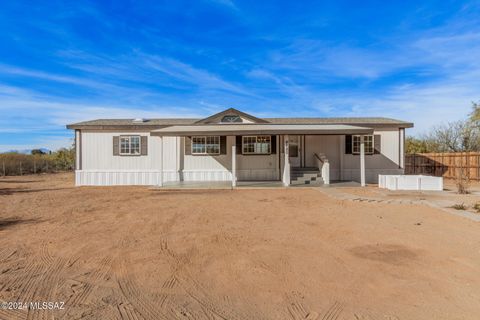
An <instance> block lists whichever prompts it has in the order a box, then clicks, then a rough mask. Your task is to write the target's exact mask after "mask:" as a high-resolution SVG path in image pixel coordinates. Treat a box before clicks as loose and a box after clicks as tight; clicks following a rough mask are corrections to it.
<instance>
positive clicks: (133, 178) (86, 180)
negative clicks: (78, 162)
mask: <svg viewBox="0 0 480 320" xmlns="http://www.w3.org/2000/svg"><path fill="white" fill-rule="evenodd" d="M278 179H279V177H278V172H276V170H263V169H256V170H238V171H237V180H243V181H249V180H252V181H254V180H278ZM231 180H232V173H231V172H230V171H228V170H183V171H180V172H177V171H175V170H165V171H163V175H162V174H161V171H160V170H76V171H75V185H77V186H129V185H141V186H155V185H160V184H161V182H162V181H163V183H166V182H175V181H231Z"/></svg>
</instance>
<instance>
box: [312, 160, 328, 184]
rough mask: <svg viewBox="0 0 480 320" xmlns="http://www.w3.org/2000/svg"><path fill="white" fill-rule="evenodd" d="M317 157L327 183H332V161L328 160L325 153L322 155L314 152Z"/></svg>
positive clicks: (319, 167) (324, 180) (319, 168)
mask: <svg viewBox="0 0 480 320" xmlns="http://www.w3.org/2000/svg"><path fill="white" fill-rule="evenodd" d="M314 156H315V158H317V166H318V170H320V172H321V174H322V178H323V182H324V183H325V184H330V163H329V162H328V159H327V157H326V156H325V154H324V153H320V155H318V154H316V153H314Z"/></svg>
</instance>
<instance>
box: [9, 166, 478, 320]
mask: <svg viewBox="0 0 480 320" xmlns="http://www.w3.org/2000/svg"><path fill="white" fill-rule="evenodd" d="M0 239H1V247H0V301H4V302H9V301H10V302H11V301H21V302H64V306H63V309H58V308H53V309H49V308H44V309H42V310H40V309H37V310H34V309H30V310H25V309H22V310H5V309H0V319H26V318H27V317H28V319H52V318H53V317H54V318H55V319H132V320H134V319H319V320H320V319H329V320H334V319H378V320H380V319H478V318H479V314H480V272H479V270H480V229H479V223H477V222H474V221H471V220H468V219H464V218H462V217H457V216H453V215H449V214H447V213H445V212H443V211H441V210H438V209H435V208H431V207H428V206H420V205H408V204H392V203H368V202H365V203H363V202H361V203H360V202H352V201H347V200H338V199H335V198H332V197H329V196H328V195H326V194H325V193H323V192H321V191H318V190H314V189H270V190H235V191H231V190H214V191H212V190H199V191H181V192H178V191H177V192H176V191H159V190H152V189H148V188H144V187H109V188H106V187H103V188H93V187H90V188H86V187H83V188H74V187H73V176H72V175H71V174H58V175H46V176H26V177H21V178H19V177H11V178H7V179H0ZM37 306H38V305H37Z"/></svg>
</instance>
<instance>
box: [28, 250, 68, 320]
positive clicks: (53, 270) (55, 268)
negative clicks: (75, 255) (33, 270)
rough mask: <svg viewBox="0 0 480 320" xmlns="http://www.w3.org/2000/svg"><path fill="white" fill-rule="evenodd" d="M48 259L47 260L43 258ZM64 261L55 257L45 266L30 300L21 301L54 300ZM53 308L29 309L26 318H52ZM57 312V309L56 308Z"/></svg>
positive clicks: (30, 319)
mask: <svg viewBox="0 0 480 320" xmlns="http://www.w3.org/2000/svg"><path fill="white" fill-rule="evenodd" d="M52 260H53V258H52ZM44 261H48V260H44ZM65 265H66V261H65V260H63V259H57V260H55V261H54V262H53V264H52V265H51V266H49V267H47V270H46V271H45V273H44V274H43V275H42V276H41V278H40V279H39V281H38V282H37V283H36V287H35V290H34V292H33V296H32V299H31V300H23V301H32V302H37V301H45V302H54V301H55V292H56V290H57V287H58V283H59V280H60V277H61V275H62V271H63V269H64V268H65ZM54 311H55V310H50V309H45V310H41V309H29V310H28V314H27V320H34V319H35V320H36V319H52V318H53V314H54ZM57 312H58V310H57Z"/></svg>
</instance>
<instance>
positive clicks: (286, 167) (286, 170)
mask: <svg viewBox="0 0 480 320" xmlns="http://www.w3.org/2000/svg"><path fill="white" fill-rule="evenodd" d="M283 140H284V142H283V151H284V154H285V160H284V161H283V185H284V186H285V187H288V186H289V185H290V159H289V155H288V135H287V134H286V135H285V136H284V138H283Z"/></svg>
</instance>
